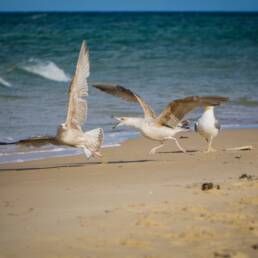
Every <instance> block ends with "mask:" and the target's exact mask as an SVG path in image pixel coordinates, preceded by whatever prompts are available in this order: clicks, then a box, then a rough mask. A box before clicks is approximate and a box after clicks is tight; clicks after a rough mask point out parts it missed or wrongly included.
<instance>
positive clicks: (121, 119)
mask: <svg viewBox="0 0 258 258" xmlns="http://www.w3.org/2000/svg"><path fill="white" fill-rule="evenodd" d="M113 118H114V119H116V120H117V121H118V123H117V124H116V125H114V126H113V129H115V128H117V127H119V126H123V125H127V124H126V121H127V117H117V116H113Z"/></svg>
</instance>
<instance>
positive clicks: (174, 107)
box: [156, 96, 228, 127]
mask: <svg viewBox="0 0 258 258" xmlns="http://www.w3.org/2000/svg"><path fill="white" fill-rule="evenodd" d="M226 101H228V98H227V97H220V96H204V97H200V96H190V97H186V98H184V99H177V100H175V101H173V102H171V103H169V104H168V106H167V107H166V108H165V109H164V111H163V112H162V113H161V114H160V115H159V117H158V118H157V120H156V122H157V123H158V124H159V125H170V126H172V127H175V126H177V124H178V123H179V122H180V121H181V120H182V119H183V117H184V116H185V115H186V114H187V113H189V112H191V111H192V110H193V109H195V108H197V107H201V106H218V105H220V104H221V103H222V102H226Z"/></svg>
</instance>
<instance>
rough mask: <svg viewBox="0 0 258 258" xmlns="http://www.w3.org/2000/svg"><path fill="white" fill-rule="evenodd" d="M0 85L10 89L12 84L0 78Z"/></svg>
mask: <svg viewBox="0 0 258 258" xmlns="http://www.w3.org/2000/svg"><path fill="white" fill-rule="evenodd" d="M0 84H2V85H3V86H5V87H8V88H11V87H12V84H11V83H10V82H8V81H6V80H5V79H3V78H2V77H0Z"/></svg>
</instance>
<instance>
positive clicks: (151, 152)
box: [150, 142, 164, 155]
mask: <svg viewBox="0 0 258 258" xmlns="http://www.w3.org/2000/svg"><path fill="white" fill-rule="evenodd" d="M163 146H164V143H163V142H161V145H159V146H156V147H154V148H152V149H151V150H150V154H151V155H153V154H155V153H156V150H157V149H160V148H161V147H163Z"/></svg>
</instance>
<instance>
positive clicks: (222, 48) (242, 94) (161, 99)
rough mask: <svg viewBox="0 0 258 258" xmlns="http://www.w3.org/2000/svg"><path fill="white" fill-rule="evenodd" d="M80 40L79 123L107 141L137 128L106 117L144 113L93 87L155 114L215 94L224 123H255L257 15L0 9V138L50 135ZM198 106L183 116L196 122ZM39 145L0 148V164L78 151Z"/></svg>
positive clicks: (61, 115) (59, 117) (60, 116)
mask: <svg viewBox="0 0 258 258" xmlns="http://www.w3.org/2000/svg"><path fill="white" fill-rule="evenodd" d="M82 40H86V41H87V43H88V46H89V52H90V68H91V74H90V77H89V96H88V98H87V101H88V106H89V110H88V119H87V121H86V122H85V124H84V125H83V127H84V129H85V130H90V129H93V128H96V127H103V128H104V130H105V145H108V146H110V145H114V144H118V143H120V142H121V141H124V140H126V139H128V138H131V137H135V136H137V135H138V134H137V133H136V132H134V131H133V130H130V129H129V128H119V129H116V130H112V126H113V124H114V123H115V121H114V120H113V119H112V115H117V116H141V115H142V110H141V108H140V107H139V105H137V104H129V103H126V102H124V101H123V100H120V99H118V98H115V97H112V96H110V95H106V94H104V93H102V92H99V91H97V90H96V89H94V88H93V87H91V85H92V83H93V82H108V83H115V84H120V85H123V86H125V87H128V88H130V89H131V90H133V91H135V92H137V93H138V94H139V95H140V96H142V97H143V98H144V99H145V100H146V101H147V102H148V103H149V104H151V106H152V107H153V109H154V110H155V111H156V112H157V113H159V112H161V111H162V110H163V109H164V108H165V106H166V105H167V104H168V103H169V102H170V101H172V100H174V99H177V98H182V97H185V96H188V95H222V96H228V97H230V102H229V103H228V104H226V105H223V106H222V107H218V108H216V109H215V112H216V116H217V118H219V120H220V121H221V123H222V125H223V127H224V128H239V127H257V125H258V14H257V13H164V12H163V13H0V142H11V141H14V140H19V139H23V138H27V137H32V136H38V135H55V133H56V129H57V126H58V125H59V124H60V123H62V122H64V121H65V118H66V108H67V91H68V87H69V83H70V81H71V78H72V76H73V73H74V69H75V65H76V61H77V57H78V53H79V49H80V45H81V42H82ZM201 111H202V110H201V109H198V110H196V111H194V112H192V113H190V114H189V115H187V118H188V119H190V120H191V121H192V122H194V121H195V120H196V119H198V117H199V116H200V114H201ZM77 153H78V150H74V149H71V148H60V146H59V147H58V148H57V147H55V146H50V145H49V146H45V147H41V148H33V147H31V148H24V147H17V146H13V145H10V146H8V145H5V146H0V162H2V163H3V162H13V161H23V160H30V159H34V158H42V157H48V156H64V155H71V154H77Z"/></svg>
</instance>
